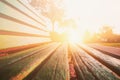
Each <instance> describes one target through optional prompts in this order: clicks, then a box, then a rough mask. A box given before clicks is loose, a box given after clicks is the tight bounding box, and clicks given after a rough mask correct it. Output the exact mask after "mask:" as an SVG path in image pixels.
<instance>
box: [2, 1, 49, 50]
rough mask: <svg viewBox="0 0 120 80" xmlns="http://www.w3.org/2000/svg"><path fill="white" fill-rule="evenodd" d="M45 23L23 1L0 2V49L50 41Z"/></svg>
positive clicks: (44, 20)
mask: <svg viewBox="0 0 120 80" xmlns="http://www.w3.org/2000/svg"><path fill="white" fill-rule="evenodd" d="M46 23H47V18H46V17H44V16H42V15H40V14H39V15H38V14H37V13H36V12H35V10H34V9H32V7H31V6H30V5H29V4H27V3H25V2H24V0H0V49H7V48H11V47H18V46H25V45H29V44H36V43H43V42H49V41H51V40H50V37H49V31H48V30H47V26H48V25H47V24H46Z"/></svg>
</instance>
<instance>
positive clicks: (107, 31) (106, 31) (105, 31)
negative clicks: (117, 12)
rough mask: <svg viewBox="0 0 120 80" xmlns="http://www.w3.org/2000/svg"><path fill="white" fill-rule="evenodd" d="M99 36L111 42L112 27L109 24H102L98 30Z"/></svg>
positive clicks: (112, 35)
mask: <svg viewBox="0 0 120 80" xmlns="http://www.w3.org/2000/svg"><path fill="white" fill-rule="evenodd" d="M99 36H100V38H101V40H102V41H105V42H112V41H113V37H114V34H113V30H112V28H111V27H109V26H103V27H102V28H101V30H100V33H99Z"/></svg>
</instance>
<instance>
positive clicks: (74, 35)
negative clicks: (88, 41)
mask: <svg viewBox="0 0 120 80" xmlns="http://www.w3.org/2000/svg"><path fill="white" fill-rule="evenodd" d="M80 35H81V34H80V33H79V32H78V31H77V30H74V29H72V30H68V35H67V36H68V42H70V43H81V42H82V37H80Z"/></svg>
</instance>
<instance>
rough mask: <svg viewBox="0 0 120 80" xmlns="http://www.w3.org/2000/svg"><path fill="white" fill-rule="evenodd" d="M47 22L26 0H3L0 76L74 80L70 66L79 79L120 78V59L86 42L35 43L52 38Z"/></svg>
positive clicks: (0, 4)
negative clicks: (80, 43) (82, 43)
mask: <svg viewBox="0 0 120 80" xmlns="http://www.w3.org/2000/svg"><path fill="white" fill-rule="evenodd" d="M47 26H48V25H47V19H46V18H45V17H44V16H42V15H41V14H38V13H36V12H35V10H34V9H33V8H32V7H31V6H30V5H29V4H27V3H25V1H24V0H0V54H2V53H5V54H7V55H5V56H0V80H71V79H70V77H71V75H70V69H69V68H72V69H73V70H72V71H74V74H75V73H76V75H75V77H76V78H74V79H77V80H120V60H119V59H118V58H117V59H116V58H115V57H112V56H109V55H106V54H105V53H103V52H100V51H98V50H96V49H93V48H91V47H88V46H86V45H80V46H81V48H80V47H78V45H72V44H67V43H62V44H61V43H59V42H54V43H53V42H51V43H49V44H45V45H40V46H39V45H37V46H32V45H36V44H38V43H39V44H40V43H45V42H50V41H51V39H50V37H49V32H48V30H47V28H46V27H47ZM28 45H31V47H30V46H29V47H28ZM67 45H70V48H68V46H67ZM18 48H20V49H18ZM113 52H115V51H113ZM113 52H112V53H113ZM9 53H11V54H9ZM12 53H14V54H12ZM68 54H69V55H68ZM68 59H71V62H73V63H72V66H70V64H69V60H68ZM74 69H75V70H74ZM71 73H72V72H71ZM74 74H73V75H74Z"/></svg>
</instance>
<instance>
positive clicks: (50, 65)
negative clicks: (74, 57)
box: [24, 45, 69, 80]
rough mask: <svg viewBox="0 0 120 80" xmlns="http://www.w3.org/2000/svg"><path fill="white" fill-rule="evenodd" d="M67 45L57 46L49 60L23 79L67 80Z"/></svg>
mask: <svg viewBox="0 0 120 80" xmlns="http://www.w3.org/2000/svg"><path fill="white" fill-rule="evenodd" d="M67 58H68V56H67V46H65V45H62V46H61V47H59V48H58V49H57V50H56V51H55V52H54V54H53V55H52V56H51V58H50V59H49V60H47V61H46V63H44V64H43V65H41V67H39V68H38V69H37V70H36V71H34V72H33V74H30V76H28V77H27V78H25V79H24V80H39V79H41V80H69V76H68V75H69V68H68V59H67Z"/></svg>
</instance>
